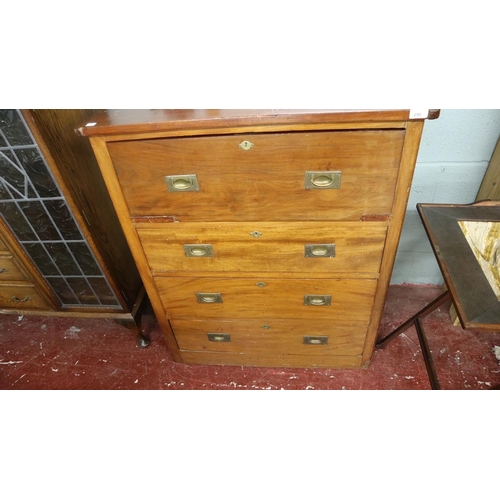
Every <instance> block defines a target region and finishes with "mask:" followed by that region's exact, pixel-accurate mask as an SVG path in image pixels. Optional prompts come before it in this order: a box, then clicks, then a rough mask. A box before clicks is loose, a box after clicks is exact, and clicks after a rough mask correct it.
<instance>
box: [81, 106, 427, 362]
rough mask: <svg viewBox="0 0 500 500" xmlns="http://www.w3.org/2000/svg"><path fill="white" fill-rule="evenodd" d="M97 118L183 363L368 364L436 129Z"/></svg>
mask: <svg viewBox="0 0 500 500" xmlns="http://www.w3.org/2000/svg"><path fill="white" fill-rule="evenodd" d="M89 122H90V123H82V126H81V127H79V129H78V133H80V134H81V135H84V136H87V137H89V139H90V142H91V144H92V147H93V149H94V153H95V155H96V157H97V159H98V162H99V165H100V168H101V171H102V174H103V178H104V180H105V182H106V185H107V187H108V190H109V193H110V195H111V199H112V201H113V204H114V206H115V209H116V211H117V214H118V217H119V219H120V222H121V225H122V227H123V230H124V233H125V235H126V237H127V240H128V243H129V245H130V248H131V250H132V253H133V256H134V258H135V261H136V263H137V266H138V268H139V270H140V273H141V276H142V278H143V281H144V284H145V286H146V289H147V291H148V294H149V296H150V299H151V302H152V305H153V308H154V311H155V313H156V316H157V318H158V321H159V323H160V325H161V327H162V329H163V332H164V334H165V338H166V340H167V344H168V346H169V348H170V350H171V352H172V355H173V358H174V360H175V361H178V362H186V363H200V364H227V365H252V366H294V367H315V366H321V367H334V368H335V367H343V368H349V367H353V368H354V367H365V366H367V364H368V362H369V360H370V358H371V355H372V352H373V347H374V342H375V338H376V335H377V329H378V326H379V322H380V318H381V314H382V310H383V306H384V301H385V295H386V292H387V287H388V284H389V280H390V276H391V272H392V266H393V264H394V258H395V253H396V249H397V244H398V240H399V235H400V231H401V226H402V223H403V219H404V214H405V210H406V203H407V200H408V194H409V190H410V184H411V179H412V175H413V169H414V166H415V161H416V157H417V152H418V146H419V142H420V137H421V132H422V129H423V124H424V120H423V119H417V120H414V119H409V111H408V110H392V111H384V110H379V111H335V110H332V111H276V110H273V111H271V110H267V111H266V110H260V111H258V110H247V111H241V110H227V111H221V110H192V111H190V110H133V111H125V110H121V111H106V112H103V113H101V114H98V115H95V116H94V117H92V119H91V120H89Z"/></svg>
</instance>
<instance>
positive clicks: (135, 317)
mask: <svg viewBox="0 0 500 500" xmlns="http://www.w3.org/2000/svg"><path fill="white" fill-rule="evenodd" d="M147 304H148V296H147V295H146V293H145V291H144V289H142V292H141V293H140V294H139V297H138V298H137V301H136V303H135V305H134V309H133V310H132V312H131V316H130V317H129V318H115V321H116V322H117V323H118V324H119V325H122V326H125V327H127V328H128V329H129V330H131V331H132V332H134V333H135V334H136V338H137V345H138V346H139V347H143V348H144V347H147V346H148V345H149V344H150V343H151V340H150V339H149V338H148V337H147V336H146V335H145V334H144V332H143V330H142V314H143V312H144V310H145V309H146V306H147Z"/></svg>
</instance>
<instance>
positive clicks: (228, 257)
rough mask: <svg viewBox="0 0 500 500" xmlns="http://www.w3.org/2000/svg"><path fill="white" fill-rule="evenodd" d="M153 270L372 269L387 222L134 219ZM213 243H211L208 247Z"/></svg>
mask: <svg viewBox="0 0 500 500" xmlns="http://www.w3.org/2000/svg"><path fill="white" fill-rule="evenodd" d="M136 229H137V233H138V235H139V237H140V239H141V243H142V246H143V248H144V250H145V253H146V256H147V259H148V261H149V265H150V267H151V269H152V270H153V273H155V274H159V273H162V272H219V271H222V272H246V271H248V272H261V271H276V272H304V271H307V272H308V273H310V274H311V273H332V272H336V273H344V272H345V273H349V274H352V273H372V274H373V277H377V273H378V272H379V269H380V262H381V259H382V251H383V247H384V242H385V236H386V230H387V227H386V223H385V222H333V223H331V222H302V223H300V222H299V223H283V224H280V223H264V222H260V223H237V224H231V223H220V224H218V223H210V222H207V223H205V224H203V225H202V224H199V223H164V224H160V223H158V224H148V223H142V224H136ZM207 245H209V247H207Z"/></svg>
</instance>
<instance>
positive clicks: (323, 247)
mask: <svg viewBox="0 0 500 500" xmlns="http://www.w3.org/2000/svg"><path fill="white" fill-rule="evenodd" d="M304 255H305V257H312V258H314V257H316V258H321V257H323V258H328V257H335V243H329V244H314V245H305V246H304Z"/></svg>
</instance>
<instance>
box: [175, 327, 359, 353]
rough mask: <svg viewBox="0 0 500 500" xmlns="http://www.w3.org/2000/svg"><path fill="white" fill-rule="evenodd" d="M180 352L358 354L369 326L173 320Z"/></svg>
mask: <svg viewBox="0 0 500 500" xmlns="http://www.w3.org/2000/svg"><path fill="white" fill-rule="evenodd" d="M171 324H172V327H173V329H174V333H175V337H176V339H177V342H178V344H179V347H180V349H181V350H187V351H206V352H244V353H254V354H255V353H265V352H278V351H279V352H281V353H283V354H299V355H321V354H335V355H344V356H345V355H359V354H361V353H362V351H363V346H364V341H365V336H366V325H365V324H363V323H357V322H351V323H341V322H338V323H334V322H332V321H317V322H314V323H311V322H310V321H302V320H281V319H278V320H274V319H273V320H267V321H264V320H261V321H259V320H255V319H245V320H240V321H238V320H235V321H220V320H204V321H197V320H183V319H174V320H171Z"/></svg>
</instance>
